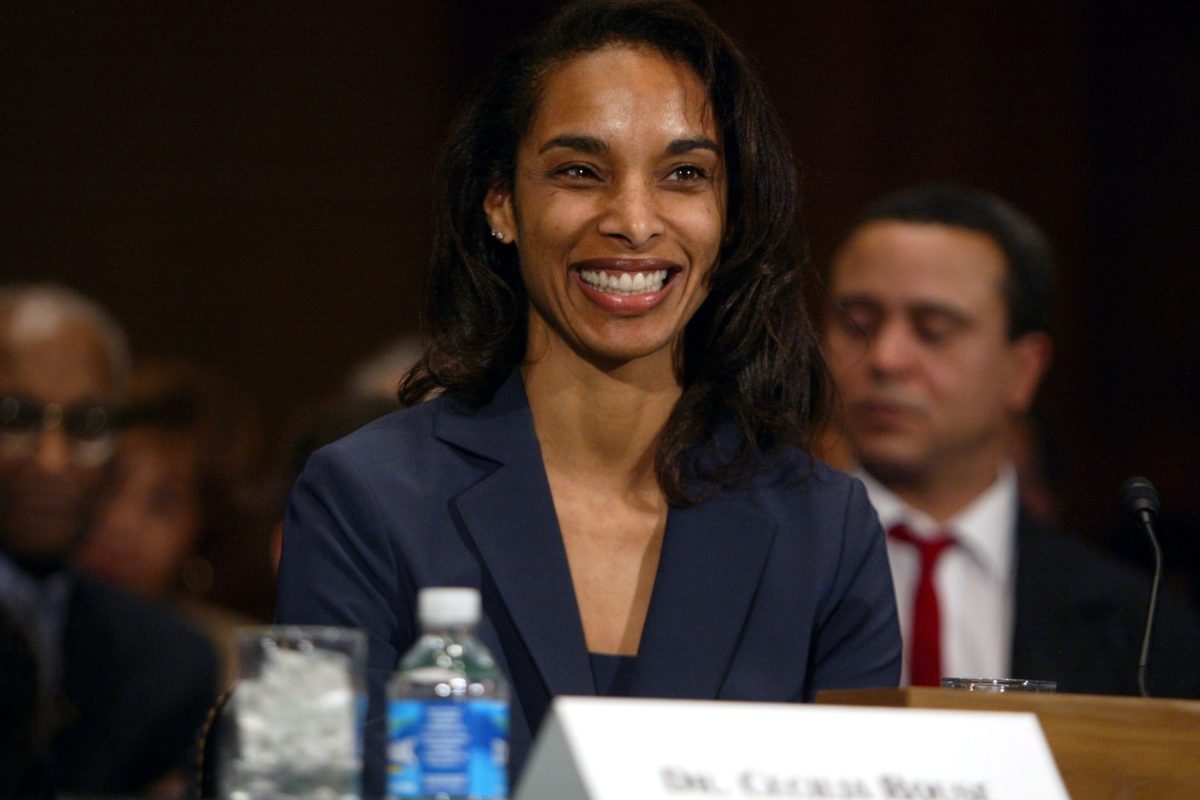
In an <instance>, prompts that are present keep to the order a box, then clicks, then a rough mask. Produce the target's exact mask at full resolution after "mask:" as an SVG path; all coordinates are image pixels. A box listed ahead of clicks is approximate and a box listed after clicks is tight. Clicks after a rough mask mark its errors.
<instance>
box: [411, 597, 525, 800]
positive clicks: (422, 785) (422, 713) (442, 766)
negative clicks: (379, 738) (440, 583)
mask: <svg viewBox="0 0 1200 800" xmlns="http://www.w3.org/2000/svg"><path fill="white" fill-rule="evenodd" d="M479 607H480V602H479V591H478V590H476V589H465V588H427V589H422V590H420V592H419V593H418V595H417V616H418V619H419V621H420V624H421V637H420V638H419V639H418V640H417V643H416V644H415V645H413V647H412V649H411V650H409V651H408V652H407V653H406V654H405V655H404V657H403V658H401V659H400V665H399V667H398V668H397V670H396V674H395V675H394V676H392V679H391V682H390V683H389V684H388V775H387V794H388V797H389V798H412V797H420V798H437V799H438V800H449V799H450V798H455V799H457V798H471V800H475V798H505V797H507V796H508V699H509V688H508V683H507V681H505V679H504V676H503V675H502V674H501V673H500V670H499V669H498V668H497V667H496V663H495V661H494V660H493V659H492V655H491V653H489V652H488V650H487V648H486V647H484V646H483V644H482V643H481V642H480V641H479V640H478V639H477V638H476V637H475V627H476V625H478V624H479V613H480V611H479Z"/></svg>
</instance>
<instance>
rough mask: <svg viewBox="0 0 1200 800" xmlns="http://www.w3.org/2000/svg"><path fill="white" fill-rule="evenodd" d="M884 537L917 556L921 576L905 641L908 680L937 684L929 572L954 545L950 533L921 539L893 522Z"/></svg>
mask: <svg viewBox="0 0 1200 800" xmlns="http://www.w3.org/2000/svg"><path fill="white" fill-rule="evenodd" d="M888 536H891V537H892V538H893V539H897V540H899V541H901V542H908V543H909V544H911V545H912V546H913V547H915V548H917V552H918V553H919V554H920V556H921V577H920V578H919V579H918V580H917V592H916V595H915V596H914V597H913V617H912V641H911V642H910V643H909V662H908V667H909V669H908V672H909V682H910V683H911V684H912V685H913V686H937V685H939V684H940V683H941V680H942V621H941V614H940V612H939V611H938V596H937V587H936V586H935V585H934V583H933V571H934V569H935V568H936V567H937V562H938V559H939V558H941V556H942V553H943V552H944V551H945V550H946V548H947V547H949V546H950V545H952V544H954V538H953V537H952V536H945V535H943V536H936V537H934V538H932V539H924V538H921V537H919V536H917V535H916V534H914V533H913V532H912V531H911V530H910V529H909V528H908V526H907V525H894V526H892V527H891V528H889V529H888Z"/></svg>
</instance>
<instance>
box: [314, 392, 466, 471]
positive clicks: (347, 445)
mask: <svg viewBox="0 0 1200 800" xmlns="http://www.w3.org/2000/svg"><path fill="white" fill-rule="evenodd" d="M445 402H446V400H445V398H442V397H435V398H433V399H431V400H427V401H425V402H423V403H419V404H417V405H415V406H409V407H407V408H399V409H396V410H395V411H391V412H389V413H387V414H384V415H383V416H381V417H378V418H377V419H374V420H372V421H370V422H368V423H366V424H365V425H363V426H362V427H361V428H359V429H357V430H355V431H354V432H352V433H349V434H347V435H345V436H343V437H342V438H340V439H338V440H337V441H335V442H332V443H331V444H328V445H326V446H325V447H322V448H321V449H320V450H317V452H316V453H314V456H318V455H319V456H321V457H322V458H334V459H336V460H350V461H363V460H367V461H371V460H375V459H378V458H381V457H385V456H386V457H387V458H389V459H391V458H396V457H398V456H401V455H403V454H405V453H408V454H414V453H416V452H419V451H420V448H421V447H422V446H427V444H426V443H429V442H431V441H432V439H433V431H434V424H435V420H436V418H437V415H438V412H439V409H440V408H441V406H442V405H443V404H444V403H445Z"/></svg>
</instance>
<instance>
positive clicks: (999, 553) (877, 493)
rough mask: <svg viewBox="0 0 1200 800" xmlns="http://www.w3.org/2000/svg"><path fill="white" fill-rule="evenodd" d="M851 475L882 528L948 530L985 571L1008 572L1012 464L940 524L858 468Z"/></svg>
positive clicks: (1013, 515)
mask: <svg viewBox="0 0 1200 800" xmlns="http://www.w3.org/2000/svg"><path fill="white" fill-rule="evenodd" d="M854 474H855V475H856V476H857V477H858V478H859V479H861V480H862V482H863V485H864V486H866V488H867V496H868V497H869V498H870V500H871V505H872V506H874V507H875V512H876V513H877V514H878V515H879V522H880V524H882V525H883V528H884V530H887V529H888V528H890V527H892V526H893V525H898V524H900V523H904V524H906V525H908V527H909V528H910V529H912V531H913V533H915V534H916V535H917V536H922V537H932V536H935V535H937V534H938V533H940V532H942V531H946V532H949V533H950V534H952V535H953V536H954V537H955V538H956V539H957V540H958V543H959V545H961V546H962V547H963V548H964V549H966V551H967V552H969V553H970V554H971V557H972V558H974V559H975V560H976V561H978V562H979V563H980V565H981V566H982V567H983V568H984V569H985V570H986V571H987V572H989V573H991V574H992V575H995V576H997V577H1001V578H1007V577H1008V576H1009V575H1010V574H1011V569H1012V564H1013V538H1014V534H1015V531H1016V526H1017V471H1016V469H1014V468H1013V466H1012V464H1009V463H1005V464H1004V466H1002V467H1001V468H1000V474H999V475H998V476H997V477H996V480H995V482H993V483H992V485H991V486H989V487H988V488H987V489H986V490H984V492H983V493H982V494H980V495H979V496H978V497H976V498H975V499H974V500H972V501H971V503H970V504H969V505H968V506H967V507H966V508H964V509H963V510H962V511H960V512H959V513H957V514H955V515H954V516H953V517H951V518H950V519H949V520H947V521H946V522H945V523H942V524H939V523H938V522H937V521H936V520H935V519H933V518H932V517H930V516H929V515H928V514H926V513H924V512H922V511H919V510H917V509H915V508H913V507H911V506H909V505H908V504H907V503H905V502H904V501H903V500H901V499H900V498H899V497H897V496H896V494H895V493H893V492H892V491H891V490H889V489H888V488H887V487H886V486H884V485H883V484H882V483H880V482H879V481H878V480H876V479H875V478H874V476H872V475H871V474H870V473H868V472H867V471H866V470H864V469H862V468H861V467H860V468H858V469H857V470H856V471H855V473H854Z"/></svg>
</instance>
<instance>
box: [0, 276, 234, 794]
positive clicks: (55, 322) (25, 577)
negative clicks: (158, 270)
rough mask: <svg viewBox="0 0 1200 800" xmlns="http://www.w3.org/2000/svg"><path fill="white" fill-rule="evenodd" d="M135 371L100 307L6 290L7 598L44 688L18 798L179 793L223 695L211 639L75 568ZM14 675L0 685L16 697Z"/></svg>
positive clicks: (1, 529) (0, 300)
mask: <svg viewBox="0 0 1200 800" xmlns="http://www.w3.org/2000/svg"><path fill="white" fill-rule="evenodd" d="M128 372H129V357H128V349H127V346H126V343H125V339H124V336H123V335H122V333H121V331H120V329H119V328H118V327H117V326H116V324H115V323H113V321H112V320H111V319H110V318H109V317H108V315H107V314H106V313H104V311H102V310H101V309H100V308H99V307H98V306H96V305H95V304H94V303H92V302H91V301H89V300H87V299H86V298H83V297H81V296H79V295H77V294H75V293H74V292H71V291H69V290H66V289H63V288H59V287H53V286H16V287H9V288H0V604H3V606H4V607H5V610H6V612H7V614H8V616H9V617H10V618H11V619H12V620H13V621H14V622H15V623H16V624H17V626H18V627H19V631H18V635H19V636H20V637H21V640H22V641H21V645H22V647H24V646H26V645H27V646H28V651H29V652H30V653H31V654H32V656H33V659H32V660H33V662H34V665H35V668H36V678H37V686H38V691H37V700H38V715H37V721H36V724H35V725H34V726H33V727H34V729H35V730H34V733H33V737H34V738H33V742H32V746H31V747H29V748H28V750H29V755H28V757H27V758H26V759H25V763H23V764H20V765H17V766H18V768H19V775H20V777H19V778H18V779H17V782H16V786H17V788H16V790H15V791H14V794H15V795H16V796H19V797H40V796H50V795H54V794H56V793H60V792H62V793H67V794H72V795H126V796H130V795H135V794H168V795H169V794H178V793H179V791H180V790H181V789H182V786H183V784H182V778H183V770H184V769H185V766H186V761H185V760H186V758H187V757H188V754H189V751H190V748H191V746H192V743H193V741H194V738H195V735H196V733H197V732H198V730H199V727H200V725H201V724H202V722H203V720H204V717H205V714H206V712H207V709H208V707H209V705H210V704H211V702H212V700H213V697H214V695H215V687H216V657H215V654H214V652H213V649H212V647H211V646H210V645H209V644H208V643H207V641H206V640H205V639H204V637H203V636H202V635H201V634H199V633H198V632H195V631H193V630H192V629H191V628H189V627H188V626H186V625H185V624H184V623H183V622H181V621H180V620H179V619H178V618H176V617H175V616H174V615H172V614H171V613H170V612H168V611H167V610H166V609H164V608H160V607H158V606H156V605H151V604H148V603H146V602H143V601H140V600H137V599H135V598H133V597H132V596H129V595H126V594H125V593H123V592H120V591H118V590H115V589H112V588H109V587H107V586H106V585H104V584H102V583H99V582H97V581H94V580H92V579H89V578H86V577H84V576H82V575H80V574H77V573H76V572H74V571H73V570H72V569H71V568H70V566H69V563H70V561H71V559H72V557H73V555H74V554H75V552H76V550H77V548H78V546H79V544H80V541H81V537H82V535H83V533H84V531H85V530H86V528H87V524H88V521H89V516H90V514H91V511H92V508H93V504H94V503H95V500H96V498H97V496H98V495H99V493H100V492H101V491H102V490H103V487H104V480H105V475H106V467H107V465H108V462H109V459H110V457H111V455H112V452H113V448H114V444H115V432H114V419H115V416H116V408H117V404H118V403H119V401H120V399H121V395H122V392H123V391H124V389H125V386H126V383H127V381H128ZM8 641H10V642H12V641H16V640H15V639H14V638H13V637H12V636H10V637H8ZM11 649H14V650H15V649H16V648H15V647H13V648H11ZM6 677H7V676H0V692H9V691H14V689H13V685H12V684H10V682H9V681H8V680H6Z"/></svg>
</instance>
